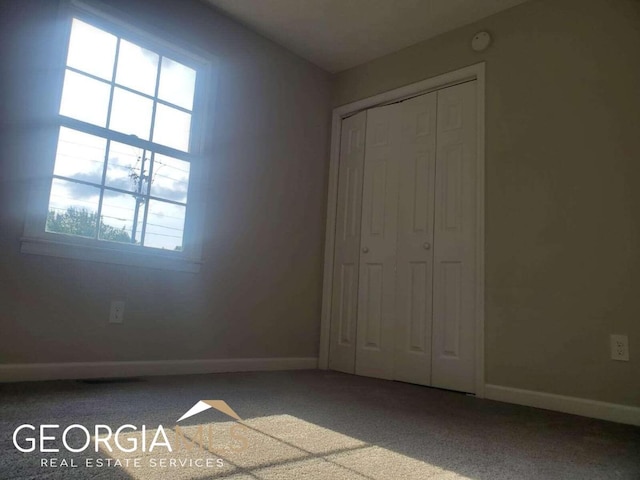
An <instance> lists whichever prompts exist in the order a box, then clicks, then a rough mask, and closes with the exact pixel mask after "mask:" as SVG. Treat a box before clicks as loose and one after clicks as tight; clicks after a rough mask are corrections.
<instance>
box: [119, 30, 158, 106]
mask: <svg viewBox="0 0 640 480" xmlns="http://www.w3.org/2000/svg"><path fill="white" fill-rule="evenodd" d="M159 58H160V57H159V56H158V55H157V54H155V53H153V52H152V51H150V50H147V49H145V48H142V47H139V46H138V45H136V44H135V43H130V42H127V41H126V40H120V50H119V52H118V69H117V72H116V82H117V83H119V84H121V85H124V86H125V87H129V88H132V89H134V90H138V91H139V92H143V93H146V94H147V95H155V92H156V78H157V76H158V59H159Z"/></svg>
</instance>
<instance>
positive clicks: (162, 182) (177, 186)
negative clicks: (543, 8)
mask: <svg viewBox="0 0 640 480" xmlns="http://www.w3.org/2000/svg"><path fill="white" fill-rule="evenodd" d="M190 167H191V166H190V165H189V162H185V161H183V160H178V159H177V158H171V157H167V156H165V155H160V154H159V153H156V154H155V155H154V157H153V180H152V182H151V195H153V196H154V197H161V198H166V199H167V200H173V201H175V202H183V203H186V202H187V190H188V189H189V169H190Z"/></svg>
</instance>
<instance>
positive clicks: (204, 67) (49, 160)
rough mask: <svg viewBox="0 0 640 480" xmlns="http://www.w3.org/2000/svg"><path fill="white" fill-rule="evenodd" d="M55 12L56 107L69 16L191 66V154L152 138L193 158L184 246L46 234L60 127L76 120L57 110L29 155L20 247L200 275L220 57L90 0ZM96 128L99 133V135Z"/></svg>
mask: <svg viewBox="0 0 640 480" xmlns="http://www.w3.org/2000/svg"><path fill="white" fill-rule="evenodd" d="M60 16H61V18H62V21H61V22H60V23H61V30H60V33H59V38H60V41H61V42H63V44H64V48H61V49H60V51H61V58H60V59H59V62H58V64H59V66H60V74H59V75H58V78H56V82H55V83H56V84H55V86H54V88H56V89H57V90H56V95H58V97H57V102H56V107H59V105H60V101H61V98H62V86H63V82H64V74H65V70H66V58H67V57H66V55H67V48H68V45H69V38H70V34H71V24H72V20H73V18H78V19H79V20H82V21H86V22H87V23H90V24H92V25H95V26H96V27H98V28H101V29H104V30H106V31H108V32H109V33H112V34H114V35H116V36H118V37H121V38H125V39H127V40H130V41H133V42H137V43H138V44H139V45H141V46H144V47H145V48H149V49H150V50H152V51H154V52H156V53H159V54H161V55H167V56H169V57H171V58H173V59H175V60H177V61H179V62H184V64H186V65H187V66H189V67H191V68H194V69H195V70H196V72H197V76H196V87H195V93H194V104H193V110H192V119H191V137H190V147H189V152H188V153H187V154H186V155H185V153H184V152H182V153H181V154H180V156H178V155H174V153H175V152H177V151H176V150H173V149H171V148H169V147H166V148H164V147H162V146H158V144H157V143H153V149H152V150H153V151H156V152H159V153H163V154H167V155H169V156H173V157H176V158H180V159H188V161H189V162H190V175H189V185H188V200H187V206H186V213H185V225H184V232H183V248H182V250H181V251H172V250H163V249H157V248H152V247H144V246H140V245H130V244H125V243H117V242H110V241H103V240H98V239H90V238H84V237H79V236H72V235H65V234H59V233H52V232H47V231H46V220H47V216H48V212H49V195H50V189H51V181H52V178H53V172H54V165H55V157H56V147H57V138H58V131H59V129H60V127H63V126H66V127H71V128H73V124H74V123H75V122H77V121H76V120H73V119H70V118H69V117H64V116H62V115H60V114H59V113H58V111H55V126H54V128H52V131H51V134H50V135H48V136H47V138H48V139H49V141H48V142H47V145H40V146H39V148H36V149H34V150H35V151H37V152H39V153H40V154H36V155H34V156H33V158H28V159H27V161H28V163H29V167H30V168H31V169H33V174H32V175H31V177H32V178H33V183H32V185H31V190H30V195H29V203H28V209H27V217H26V219H25V228H24V236H23V237H22V239H21V252H22V253H26V254H37V255H48V256H54V257H65V258H73V259H79V260H88V261H96V262H103V263H114V264H120V265H132V266H141V267H150V268H160V269H169V270H179V271H187V272H198V271H199V270H200V267H201V264H202V241H203V223H204V219H205V215H204V205H205V198H204V194H205V191H206V179H207V173H208V168H206V167H207V162H206V161H205V157H204V154H205V151H206V150H207V148H206V147H207V143H206V135H205V132H206V131H207V129H211V126H212V122H211V121H210V119H207V118H206V117H207V111H208V110H209V109H210V108H211V106H212V105H210V102H209V99H210V98H213V95H212V93H213V92H214V90H215V82H214V72H215V69H216V67H217V59H216V58H215V57H213V56H212V55H210V54H208V53H206V52H203V51H202V50H200V49H197V48H195V47H192V46H188V45H185V46H182V45H181V42H180V41H178V40H177V39H173V38H171V39H167V34H166V32H164V31H163V32H162V33H161V32H157V33H155V32H154V31H153V29H147V28H145V29H144V30H142V29H140V28H139V27H136V26H134V25H135V20H134V19H132V18H126V17H125V16H124V15H123V14H122V13H120V12H118V11H116V10H114V9H112V8H111V7H108V6H106V5H103V4H98V3H97V2H93V1H91V0H85V1H78V0H67V1H65V2H63V4H62V5H61V11H60ZM207 120H209V121H207ZM205 124H206V126H205ZM83 125H84V127H85V128H84V130H82V131H87V133H91V134H96V133H94V132H92V131H88V130H87V128H86V127H87V124H84V123H83ZM90 129H91V130H94V131H95V132H98V136H101V137H103V138H112V139H114V140H116V141H125V142H126V143H128V144H131V145H133V146H135V147H139V148H143V149H144V148H146V149H147V150H149V146H150V145H152V142H150V141H145V140H140V139H137V138H132V137H131V136H128V135H124V134H122V135H121V134H118V133H117V132H115V133H114V132H113V131H108V136H106V132H107V129H106V128H101V127H95V129H94V127H90ZM100 131H102V132H103V134H101V133H99V132H100ZM103 188H104V186H103Z"/></svg>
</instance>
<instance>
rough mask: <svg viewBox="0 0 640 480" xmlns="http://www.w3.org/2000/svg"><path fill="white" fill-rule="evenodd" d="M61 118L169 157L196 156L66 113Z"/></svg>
mask: <svg viewBox="0 0 640 480" xmlns="http://www.w3.org/2000/svg"><path fill="white" fill-rule="evenodd" d="M59 118H60V125H62V126H64V127H68V128H71V129H73V130H78V131H81V132H84V133H88V134H90V135H95V136H97V137H102V138H105V139H110V140H114V141H116V142H120V143H124V144H126V145H131V146H132V147H137V148H141V149H147V150H150V151H154V152H158V153H161V154H162V155H167V156H168V157H172V158H177V159H179V160H183V161H185V162H191V161H192V160H193V158H194V155H193V154H192V153H190V152H186V151H184V150H176V149H175V148H171V147H167V146H166V145H161V144H159V143H153V142H150V141H149V140H143V139H141V138H139V137H135V136H131V135H127V134H125V133H121V132H116V131H115V130H109V129H107V128H104V127H100V126H97V125H94V124H91V123H87V122H83V121H81V120H76V119H75V118H71V117H66V116H64V115H60V116H59Z"/></svg>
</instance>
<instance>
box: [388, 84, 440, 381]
mask: <svg viewBox="0 0 640 480" xmlns="http://www.w3.org/2000/svg"><path fill="white" fill-rule="evenodd" d="M436 103H437V94H436V93H435V92H434V93H430V94H427V95H422V96H420V97H416V98H413V99H411V100H406V101H404V102H402V103H401V104H400V127H401V131H400V139H401V140H400V142H399V148H398V157H397V158H398V163H399V185H400V188H399V198H398V228H397V232H398V233H397V292H396V315H397V316H396V330H395V335H394V336H395V362H394V363H395V373H394V378H395V379H396V380H401V381H405V382H410V383H417V384H422V385H430V383H431V317H432V309H433V291H432V289H433V281H432V278H433V221H434V200H435V191H434V184H435V175H436V171H435V154H436V152H435V150H436Z"/></svg>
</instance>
